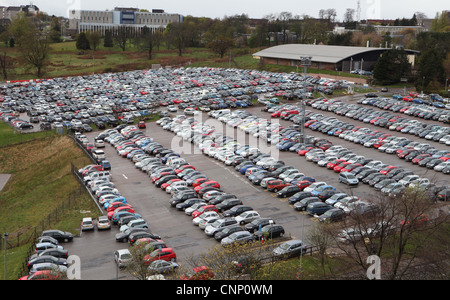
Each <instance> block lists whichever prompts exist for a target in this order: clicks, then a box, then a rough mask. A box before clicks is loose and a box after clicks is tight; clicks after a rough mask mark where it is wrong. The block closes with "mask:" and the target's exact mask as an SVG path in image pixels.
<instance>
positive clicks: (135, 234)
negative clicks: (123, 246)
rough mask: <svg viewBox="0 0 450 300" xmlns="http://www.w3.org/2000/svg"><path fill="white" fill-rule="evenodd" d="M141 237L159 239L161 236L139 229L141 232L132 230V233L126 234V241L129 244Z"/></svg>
mask: <svg viewBox="0 0 450 300" xmlns="http://www.w3.org/2000/svg"><path fill="white" fill-rule="evenodd" d="M142 238H151V239H161V237H160V236H159V235H157V234H153V233H150V232H145V231H141V232H133V233H132V234H130V235H129V236H128V243H130V245H133V244H134V243H135V242H136V241H137V240H138V239H142Z"/></svg>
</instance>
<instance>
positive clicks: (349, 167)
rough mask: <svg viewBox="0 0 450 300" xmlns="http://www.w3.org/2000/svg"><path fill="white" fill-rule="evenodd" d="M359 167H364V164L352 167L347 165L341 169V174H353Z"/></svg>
mask: <svg viewBox="0 0 450 300" xmlns="http://www.w3.org/2000/svg"><path fill="white" fill-rule="evenodd" d="M358 167H362V164H359V163H352V164H350V165H346V166H345V167H344V168H342V169H341V171H340V172H351V171H353V170H354V169H356V168H358Z"/></svg>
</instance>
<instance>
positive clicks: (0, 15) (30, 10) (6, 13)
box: [0, 5, 39, 25]
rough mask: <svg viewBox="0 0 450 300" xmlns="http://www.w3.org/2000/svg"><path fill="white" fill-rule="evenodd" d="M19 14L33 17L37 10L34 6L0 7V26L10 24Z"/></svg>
mask: <svg viewBox="0 0 450 300" xmlns="http://www.w3.org/2000/svg"><path fill="white" fill-rule="evenodd" d="M19 12H24V13H25V14H26V15H27V16H35V15H36V14H37V13H39V8H38V7H37V6H36V5H21V6H0V24H2V25H8V24H10V23H11V21H12V20H13V19H14V18H15V16H16V15H17V14H18V13H19Z"/></svg>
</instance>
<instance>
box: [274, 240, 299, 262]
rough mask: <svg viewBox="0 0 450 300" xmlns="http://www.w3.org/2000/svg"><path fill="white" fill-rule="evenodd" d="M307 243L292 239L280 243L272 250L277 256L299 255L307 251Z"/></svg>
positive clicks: (289, 256)
mask: <svg viewBox="0 0 450 300" xmlns="http://www.w3.org/2000/svg"><path fill="white" fill-rule="evenodd" d="M306 248H307V247H306V245H305V244H304V243H303V241H301V240H290V241H287V242H284V243H282V244H280V245H279V246H278V247H276V248H275V249H273V250H272V255H273V256H274V257H276V258H291V257H295V256H299V255H300V254H302V252H305V250H306Z"/></svg>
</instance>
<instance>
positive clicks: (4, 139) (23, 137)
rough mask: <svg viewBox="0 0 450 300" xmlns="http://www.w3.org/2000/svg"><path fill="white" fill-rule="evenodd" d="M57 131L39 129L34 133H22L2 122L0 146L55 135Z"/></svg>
mask: <svg viewBox="0 0 450 300" xmlns="http://www.w3.org/2000/svg"><path fill="white" fill-rule="evenodd" d="M55 134H56V133H55V131H54V130H53V131H39V132H33V133H20V132H16V131H14V129H12V128H11V126H9V125H8V124H6V123H3V122H0V148H1V147H4V146H7V145H14V144H19V143H23V142H27V141H30V140H33V139H39V138H42V137H46V136H52V135H55Z"/></svg>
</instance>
